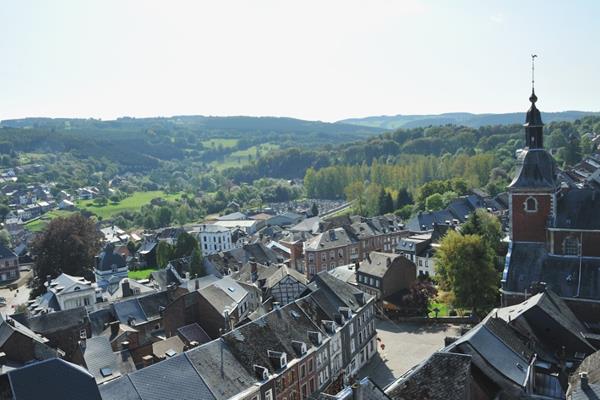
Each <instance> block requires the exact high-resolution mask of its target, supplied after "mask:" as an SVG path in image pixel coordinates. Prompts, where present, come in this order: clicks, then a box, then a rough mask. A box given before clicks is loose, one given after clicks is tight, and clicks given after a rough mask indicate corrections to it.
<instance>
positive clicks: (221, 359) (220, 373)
mask: <svg viewBox="0 0 600 400" xmlns="http://www.w3.org/2000/svg"><path fill="white" fill-rule="evenodd" d="M185 355H186V357H187V358H188V360H189V361H190V363H191V364H192V365H193V366H194V368H195V369H196V371H197V372H198V374H200V376H201V377H202V379H203V380H204V382H205V383H206V385H207V386H208V387H209V389H210V391H211V392H212V393H213V395H214V396H215V398H217V399H219V400H221V399H222V400H225V399H229V398H230V397H232V396H235V395H236V394H238V393H240V392H243V391H244V390H246V389H248V388H250V387H251V386H253V385H254V384H255V383H257V380H256V378H255V377H254V374H252V373H249V372H248V371H247V370H246V369H244V367H243V366H242V365H241V364H240V363H239V362H238V361H237V359H236V358H235V357H234V355H233V353H232V352H231V350H230V349H229V347H228V346H227V345H226V344H225V342H224V341H222V340H220V339H217V340H214V341H212V342H210V343H207V344H205V345H203V346H200V347H196V348H194V349H192V350H190V351H188V352H186V353H185Z"/></svg>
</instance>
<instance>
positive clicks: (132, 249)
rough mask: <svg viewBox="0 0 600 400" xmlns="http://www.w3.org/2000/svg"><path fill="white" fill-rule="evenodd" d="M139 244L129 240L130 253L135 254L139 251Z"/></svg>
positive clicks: (128, 248)
mask: <svg viewBox="0 0 600 400" xmlns="http://www.w3.org/2000/svg"><path fill="white" fill-rule="evenodd" d="M137 248H138V246H137V245H136V244H135V243H134V242H133V241H132V240H130V241H129V242H127V250H129V253H130V254H132V255H133V254H135V252H136V251H137Z"/></svg>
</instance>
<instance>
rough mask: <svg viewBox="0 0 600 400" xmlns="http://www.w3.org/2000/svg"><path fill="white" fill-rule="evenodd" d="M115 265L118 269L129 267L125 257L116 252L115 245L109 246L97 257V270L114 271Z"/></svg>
mask: <svg viewBox="0 0 600 400" xmlns="http://www.w3.org/2000/svg"><path fill="white" fill-rule="evenodd" d="M113 265H114V266H116V267H117V268H123V267H125V266H127V263H126V262H125V257H123V256H122V255H120V254H118V253H116V252H115V246H114V245H113V244H107V245H106V246H105V247H104V249H103V250H102V251H101V252H100V254H98V256H97V259H96V269H98V270H99V271H112V269H113Z"/></svg>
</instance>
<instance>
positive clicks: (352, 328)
mask: <svg viewBox="0 0 600 400" xmlns="http://www.w3.org/2000/svg"><path fill="white" fill-rule="evenodd" d="M350 334H351V335H354V324H353V323H352V322H351V323H350Z"/></svg>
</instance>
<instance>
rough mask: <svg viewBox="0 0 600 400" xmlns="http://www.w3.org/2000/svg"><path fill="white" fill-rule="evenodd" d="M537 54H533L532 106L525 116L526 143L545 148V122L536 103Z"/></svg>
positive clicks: (529, 145) (536, 147) (531, 147)
mask: <svg viewBox="0 0 600 400" xmlns="http://www.w3.org/2000/svg"><path fill="white" fill-rule="evenodd" d="M536 57H537V55H535V54H532V55H531V96H529V101H530V102H531V107H530V108H529V110H528V111H527V116H526V117H525V125H524V126H525V145H526V146H527V147H528V148H529V149H543V148H544V124H543V123H542V113H540V110H538V109H537V107H536V106H535V103H536V102H537V100H538V98H537V96H536V95H535V79H534V71H535V70H534V60H535V58H536Z"/></svg>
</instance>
